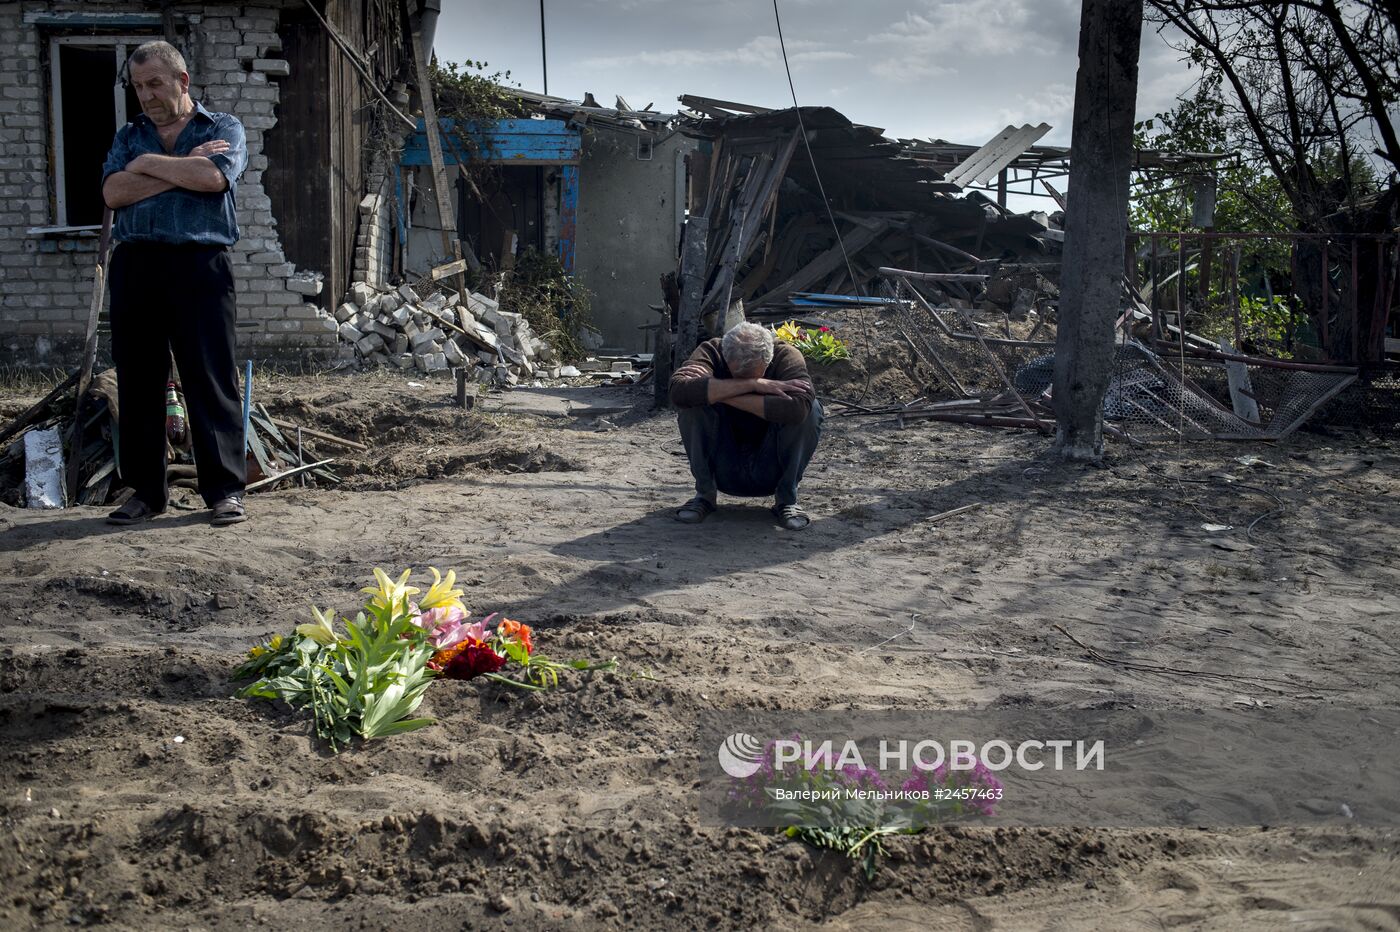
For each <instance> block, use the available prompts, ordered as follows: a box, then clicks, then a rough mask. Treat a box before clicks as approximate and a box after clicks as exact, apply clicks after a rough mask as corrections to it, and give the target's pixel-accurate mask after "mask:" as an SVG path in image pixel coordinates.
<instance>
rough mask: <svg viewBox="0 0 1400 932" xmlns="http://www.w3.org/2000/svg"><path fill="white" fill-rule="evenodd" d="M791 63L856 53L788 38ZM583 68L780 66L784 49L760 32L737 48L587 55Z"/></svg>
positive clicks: (838, 58) (835, 58) (797, 65)
mask: <svg viewBox="0 0 1400 932" xmlns="http://www.w3.org/2000/svg"><path fill="white" fill-rule="evenodd" d="M787 57H788V64H790V65H791V66H792V67H793V68H794V69H796V68H800V67H802V66H804V65H812V64H818V63H820V62H831V61H847V60H850V59H854V58H855V57H856V56H855V54H854V53H851V52H843V51H841V50H839V49H833V48H829V47H828V46H827V45H826V43H823V42H813V41H810V40H803V39H794V40H788V42H787ZM579 64H580V65H581V66H582V67H584V68H628V67H633V66H636V65H646V66H648V67H655V68H707V67H714V66H717V65H752V66H756V67H759V68H768V69H773V70H781V68H782V66H783V54H782V49H781V47H780V46H779V44H778V39H777V37H776V36H758V37H756V38H753V39H750V40H749V41H748V42H745V43H744V44H743V45H741V46H738V47H737V48H712V49H701V48H681V49H665V50H661V51H641V52H634V53H632V54H628V55H609V56H602V57H597V58H588V59H584V60H583V61H582V62H580V63H579Z"/></svg>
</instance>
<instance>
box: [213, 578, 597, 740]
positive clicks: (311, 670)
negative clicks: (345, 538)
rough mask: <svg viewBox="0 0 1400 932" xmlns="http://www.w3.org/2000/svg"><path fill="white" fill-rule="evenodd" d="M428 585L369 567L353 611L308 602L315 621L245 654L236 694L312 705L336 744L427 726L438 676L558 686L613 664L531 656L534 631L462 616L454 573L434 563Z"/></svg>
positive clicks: (321, 731) (322, 731) (324, 734)
mask: <svg viewBox="0 0 1400 932" xmlns="http://www.w3.org/2000/svg"><path fill="white" fill-rule="evenodd" d="M431 572H432V574H433V584H432V586H431V587H430V588H429V589H428V591H427V593H426V594H424V595H423V596H422V598H421V599H419V600H418V601H416V602H415V601H411V597H412V596H416V595H419V594H420V593H421V590H420V589H417V588H416V587H413V586H410V585H408V579H409V576H410V575H411V573H412V571H411V570H404V571H403V574H402V575H400V576H399V578H398V579H397V580H394V579H391V578H390V577H389V575H388V574H387V573H385V572H384V571H383V570H380V569H376V570H375V571H374V577H375V581H376V583H377V585H375V586H371V587H368V588H366V589H364V590H362V591H363V592H365V593H368V594H369V596H370V599H369V601H368V602H366V603H365V606H364V608H363V610H361V611H360V612H359V613H358V614H357V615H356V616H355V618H354V619H353V620H352V619H349V618H345V619H342V620H341V623H342V624H343V626H344V630H343V632H342V631H340V630H337V619H336V616H335V613H334V612H333V611H332V610H330V609H326V610H325V611H322V610H320V609H318V608H316V607H314V606H313V607H312V609H311V613H312V616H313V617H314V618H315V621H313V622H310V623H308V624H303V625H297V627H296V630H295V632H294V633H292V634H290V635H286V636H283V635H280V634H279V635H274V636H273V637H272V638H270V639H269V640H268V641H266V642H265V643H262V644H259V645H257V646H255V647H253V648H252V649H251V650H250V651H248V659H247V660H246V661H245V662H244V663H243V664H241V665H240V666H239V667H238V668H237V669H235V670H234V671H233V678H234V679H235V680H243V679H253V682H252V683H250V684H249V685H247V686H245V687H243V688H242V689H240V690H239V691H238V695H239V696H240V697H243V698H259V699H282V700H284V701H285V702H287V703H288V704H289V705H292V706H294V707H298V708H301V707H306V706H310V708H311V711H312V715H313V717H314V719H315V723H316V733H317V734H318V735H320V736H321V738H323V739H325V740H326V741H327V742H328V743H329V744H330V746H331V749H332V750H334V751H338V750H339V749H340V748H341V747H343V746H345V745H347V744H349V743H350V741H351V739H352V738H353V737H356V736H358V737H360V738H362V739H366V740H368V739H370V738H383V737H388V736H389V735H395V734H401V733H403V732H406V731H413V730H414V729H417V728H422V727H423V726H425V725H431V724H432V722H433V720H432V719H430V718H415V717H413V715H414V713H415V712H416V711H417V709H418V706H419V705H420V704H421V703H422V701H423V694H424V692H426V691H427V688H428V687H429V686H430V685H431V684H432V682H433V680H434V679H437V678H439V677H443V678H447V679H462V680H469V679H473V678H475V677H478V676H481V677H485V678H487V679H490V680H494V681H496V682H499V683H504V684H507V685H510V686H516V687H519V688H522V689H530V690H541V689H547V688H549V687H551V686H556V685H558V683H559V674H560V673H561V672H563V671H566V670H599V669H615V668H616V667H617V662H616V661H615V660H608V661H604V662H601V663H593V662H589V661H583V660H578V661H570V662H559V661H554V660H550V659H548V658H546V657H543V656H541V655H539V654H537V653H535V644H534V632H533V631H532V630H531V629H530V626H529V625H523V624H521V623H520V622H518V621H512V620H511V619H509V618H505V619H502V620H501V621H499V622H497V623H496V624H494V625H493V624H492V621H493V620H494V619H495V618H496V615H494V614H493V615H490V616H488V617H487V618H485V619H484V620H482V621H478V622H474V623H470V624H469V623H468V618H469V617H470V616H469V614H468V612H467V610H466V607H465V606H464V605H463V604H462V590H460V589H454V588H453V585H454V584H455V582H456V574H455V573H454V572H452V571H448V573H447V576H446V577H444V576H443V575H442V574H441V573H439V572H438V571H437V570H436V569H432V570H431Z"/></svg>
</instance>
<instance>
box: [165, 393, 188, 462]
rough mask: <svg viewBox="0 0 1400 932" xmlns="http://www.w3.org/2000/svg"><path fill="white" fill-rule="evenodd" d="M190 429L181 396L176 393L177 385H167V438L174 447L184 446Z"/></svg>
mask: <svg viewBox="0 0 1400 932" xmlns="http://www.w3.org/2000/svg"><path fill="white" fill-rule="evenodd" d="M187 433H188V429H187V427H186V426H185V409H184V407H183V406H182V405H181V404H180V396H179V394H178V393H177V392H176V391H175V383H174V382H167V383H165V436H166V438H167V439H168V440H169V441H170V443H171V444H172V445H173V446H177V447H180V446H184V444H185V437H186V436H187Z"/></svg>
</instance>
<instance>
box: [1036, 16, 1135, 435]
mask: <svg viewBox="0 0 1400 932" xmlns="http://www.w3.org/2000/svg"><path fill="white" fill-rule="evenodd" d="M1142 3H1143V0H1083V7H1082V10H1081V14H1080V20H1079V74H1078V77H1077V79H1076V81H1075V88H1074V127H1073V131H1072V135H1071V138H1070V169H1069V172H1070V174H1069V203H1068V205H1067V208H1068V209H1067V210H1066V216H1065V252H1064V264H1063V266H1062V271H1061V275H1060V315H1059V326H1058V330H1057V333H1056V337H1055V388H1054V405H1055V425H1056V432H1055V450H1056V451H1057V452H1058V453H1059V454H1060V455H1061V456H1062V457H1063V458H1064V459H1067V460H1075V461H1087V462H1097V461H1098V460H1100V459H1101V458H1102V457H1103V399H1104V394H1105V392H1107V390H1108V383H1109V379H1110V377H1111V376H1112V373H1113V356H1114V352H1113V322H1114V320H1115V319H1117V316H1118V304H1119V301H1120V300H1121V292H1122V280H1123V250H1124V249H1125V248H1126V239H1127V235H1128V176H1129V173H1130V171H1131V170H1132V167H1133V112H1134V110H1135V109H1136V105H1137V80H1138V53H1139V46H1140V44H1141V36H1142Z"/></svg>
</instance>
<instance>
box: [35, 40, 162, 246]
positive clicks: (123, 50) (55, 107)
mask: <svg viewBox="0 0 1400 932" xmlns="http://www.w3.org/2000/svg"><path fill="white" fill-rule="evenodd" d="M160 37H161V34H160V32H159V31H157V30H154V29H153V30H152V31H150V32H148V33H126V32H123V33H120V34H116V35H90V34H84V35H65V34H56V35H55V34H50V35H49V36H48V37H47V38H48V52H49V88H48V91H49V101H48V103H49V107H48V110H49V142H50V146H49V149H50V153H51V155H52V158H51V161H50V165H51V166H52V168H51V169H50V172H51V174H50V180H51V182H52V183H53V194H54V196H53V200H52V201H51V210H52V215H51V216H52V218H53V223H52V224H51V225H49V226H44V227H33V228H31V229H30V230H29V231H28V232H29V233H31V234H46V233H47V234H64V233H88V232H95V231H97V230H100V229H102V225H101V224H77V225H75V224H70V223H69V222H68V190H67V188H68V185H67V177H66V166H65V164H64V163H65V152H64V132H63V68H62V60H61V56H60V49H61V48H62V47H63V46H65V45H70V46H71V45H86V46H110V47H111V49H112V65H113V67H112V75H113V82H112V100H113V107H114V114H113V124H112V133H113V134H114V135H115V134H116V132H117V130H118V129H120V128H121V127H122V126H123V125H125V124H126V123H127V122H129V119H128V114H127V107H126V85H125V84H124V83H123V82H122V80H121V69H122V66H123V65H124V64H125V63H126V59H127V56H129V55H130V54H131V53H132V52H133V51H135V49H136V47H137V46H138V45H141V44H142V43H145V42H150V41H151V40H152V39H159V38H160ZM101 168H102V166H101V165H97V166H95V167H94V171H100V170H101Z"/></svg>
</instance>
